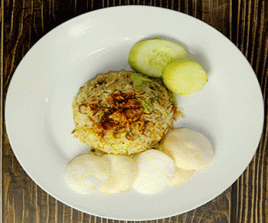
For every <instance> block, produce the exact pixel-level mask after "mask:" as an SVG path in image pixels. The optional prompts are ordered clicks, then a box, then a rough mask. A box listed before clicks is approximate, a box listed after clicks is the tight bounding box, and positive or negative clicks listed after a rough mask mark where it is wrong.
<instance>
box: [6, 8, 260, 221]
mask: <svg viewBox="0 0 268 223" xmlns="http://www.w3.org/2000/svg"><path fill="white" fill-rule="evenodd" d="M152 37H158V38H165V39H169V40H172V41H174V42H177V43H180V44H181V45H182V46H184V47H185V48H186V49H187V50H188V52H189V55H190V58H191V59H194V60H196V61H197V62H199V63H200V64H201V65H202V66H203V67H204V68H205V70H206V71H207V73H208V76H209V81H208V83H207V84H206V86H205V87H204V88H203V89H202V90H201V91H200V92H198V93H196V94H193V95H190V96H182V97H178V102H179V107H180V108H182V109H183V110H184V112H185V119H181V120H179V121H178V122H177V123H175V124H174V125H175V126H183V127H190V128H192V129H194V130H197V131H200V132H202V133H203V134H205V135H206V136H207V137H209V138H210V140H211V142H212V144H213V146H214V148H215V159H214V161H213V163H212V164H211V165H210V166H209V167H208V168H207V169H205V170H203V171H199V172H197V173H196V174H195V175H194V176H193V177H192V178H191V179H190V180H189V181H187V182H186V183H184V184H181V185H179V186H174V187H169V188H168V189H166V190H164V191H162V192H160V193H158V194H155V195H151V196H145V195H141V194H138V193H137V192H135V191H133V190H132V189H131V190H129V191H127V192H124V193H121V194H117V195H112V194H104V193H100V192H97V193H93V194H90V195H87V196H85V195H80V194H78V193H76V192H73V191H72V190H70V189H69V188H68V187H67V185H66V184H65V181H64V171H65V167H66V165H67V163H68V162H69V161H70V160H72V159H73V158H74V157H75V156H77V155H79V154H82V153H85V152H87V151H89V148H88V147H87V146H85V145H83V144H81V143H80V142H79V141H78V140H76V139H74V138H73V137H72V135H71V131H72V130H73V129H74V124H73V119H72V110H71V103H72V99H73V97H74V96H75V95H76V93H77V92H78V89H79V87H80V86H82V85H83V84H84V83H85V82H86V81H88V80H89V79H91V78H93V77H94V76H95V75H96V74H98V73H103V72H108V71H109V70H113V71H115V70H117V71H119V70H121V69H127V70H128V69H130V67H129V65H128V63H127V58H128V53H129V50H130V49H131V47H132V46H133V44H134V43H135V42H137V41H139V40H141V39H146V38H152ZM263 118H264V108H263V99H262V94H261V91H260V87H259V84H258V81H257V79H256V77H255V74H254V72H253V70H252V68H251V67H250V65H249V63H248V62H247V60H246V59H245V57H244V56H243V55H242V54H241V52H240V51H239V50H238V49H237V48H236V47H235V46H234V45H233V44H232V43H231V42H230V41H229V40H228V39H227V38H225V37H224V36H223V35H222V34H221V33H219V32H218V31H216V30H215V29H213V28H212V27H210V26H209V25H207V24H205V23H203V22H201V21H199V20H197V19H195V18H193V17H190V16H187V15H185V14H182V13H179V12H176V11H172V10H168V9H161V8H156V7H145V6H123V7H112V8H106V9H101V10H97V11H93V12H90V13H86V14H84V15H81V16H79V17H76V18H74V19H71V20H70V21H67V22H65V23H64V24H62V25H60V26H58V27H57V28H55V29H53V30H52V31H51V32H49V33H48V34H47V35H45V36H44V37H43V38H42V39H41V40H40V41H38V42H37V43H36V44H35V45H34V46H33V47H32V48H31V49H30V51H29V52H28V53H27V55H26V56H25V57H24V58H23V60H22V61H21V63H20V65H19V66H18V67H17V69H16V72H15V74H14V76H13V78H12V81H11V83H10V86H9V90H8V95H7V100H6V107H5V119H6V127H7V133H8V137H9V140H10V143H11V146H12V149H13V151H14V153H15V155H16V157H17V159H18V160H19V162H20V164H21V165H22V167H23V168H24V169H25V171H26V172H27V173H28V174H29V176H30V177H31V178H32V179H33V180H34V181H35V182H36V183H37V184H38V185H39V186H40V187H41V188H43V189H44V190H45V191H46V192H47V193H49V194H50V195H52V196H53V197H55V198H56V199H58V200H59V201H61V202H63V203H65V204H67V205H69V206H71V207H73V208H76V209H78V210H81V211H83V212H86V213H89V214H93V215H97V216H100V217H104V218H111V219H118V220H151V219H160V218H165V217H170V216H174V215H178V214H182V213H184V212H187V211H190V210H192V209H194V208H197V207H199V206H201V205H203V204H205V203H206V202H208V201H210V200H212V199H213V198H215V197H216V196H218V195H219V194H221V193H222V192H223V191H224V190H226V189H227V188H228V187H229V186H231V184H232V183H233V182H234V181H235V180H236V179H237V178H238V177H239V176H240V175H241V174H242V172H243V171H244V170H245V168H246V167H247V166H248V164H249V162H250V161H251V159H252V157H253V155H254V153H255V151H256V149H257V146H258V143H259V140H260V137H261V133H262V126H263Z"/></svg>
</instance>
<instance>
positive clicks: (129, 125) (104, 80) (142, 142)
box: [72, 71, 180, 155]
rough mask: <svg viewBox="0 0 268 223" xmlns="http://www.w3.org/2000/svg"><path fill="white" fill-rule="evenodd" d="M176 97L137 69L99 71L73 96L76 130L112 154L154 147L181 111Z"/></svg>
mask: <svg viewBox="0 0 268 223" xmlns="http://www.w3.org/2000/svg"><path fill="white" fill-rule="evenodd" d="M176 105H177V104H176V99H175V98H174V96H173V94H172V93H171V92H170V91H169V90H168V89H167V88H166V87H165V86H164V84H163V83H162V81H161V80H159V79H150V78H148V77H146V76H144V75H142V74H138V73H134V72H126V71H121V72H109V73H108V74H99V75H98V76H97V77H96V78H94V79H92V80H91V81H89V82H87V83H86V84H85V85H84V86H83V87H81V88H80V90H79V92H78V94H77V96H76V97H75V98H74V100H73V104H72V109H73V117H74V123H75V127H76V128H75V130H74V131H73V134H74V136H75V137H76V138H78V139H79V140H80V141H82V142H83V143H86V144H87V145H89V146H91V147H93V148H96V149H99V150H101V151H103V152H105V153H110V154H128V155H130V154H134V153H139V152H142V151H144V150H147V149H150V148H152V147H153V146H154V145H156V144H157V143H158V142H159V141H160V140H161V139H162V138H163V136H164V135H165V134H166V133H167V132H168V130H169V129H170V128H171V127H172V123H173V120H176V117H177V116H178V115H180V112H178V111H177V106H176Z"/></svg>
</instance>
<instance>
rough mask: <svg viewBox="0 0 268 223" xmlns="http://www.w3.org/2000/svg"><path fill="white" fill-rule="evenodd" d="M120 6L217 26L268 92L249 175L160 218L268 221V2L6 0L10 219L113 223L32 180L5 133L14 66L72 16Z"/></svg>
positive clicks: (4, 142)
mask: <svg viewBox="0 0 268 223" xmlns="http://www.w3.org/2000/svg"><path fill="white" fill-rule="evenodd" d="M117 5H153V6H158V7H163V8H170V9H172V10H176V11H180V12H183V13H186V14H189V15H192V16H194V17H196V18H198V19H200V20H202V21H204V22H206V23H207V24H210V25H211V26H213V27H214V28H216V29H217V30H219V31H220V32H221V33H223V34H224V35H225V36H226V37H227V38H228V39H230V40H231V41H232V42H233V43H234V44H235V45H236V46H237V47H238V48H239V49H240V50H241V52H242V53H243V54H244V55H245V56H246V58H247V59H248V61H249V62H250V64H251V65H252V67H253V69H254V71H255V72H256V75H257V78H258V80H259V83H260V86H261V90H262V92H263V97H264V103H265V108H266V109H265V123H264V130H263V135H262V138H261V141H260V144H259V147H258V150H257V152H256V154H255V156H254V158H253V160H252V161H251V163H250V165H249V166H248V168H247V169H246V170H245V172H244V173H243V175H241V176H240V178H239V179H238V180H237V181H236V182H235V183H234V184H233V185H232V186H230V188H228V189H227V190H226V191H225V192H224V193H223V194H221V195H220V196H218V197H217V198H215V199H214V200H212V201H210V202H209V203H207V204H205V205H203V206H202V207H199V208H197V209H195V210H193V211H190V212H188V213H185V214H182V215H179V216H174V217H171V218H167V219H162V220H158V222H163V223H164V222H186V223H197V222H198V223H208V222H213V223H221V222H222V223H223V222H224V223H227V222H228V223H229V222H232V223H245V222H250V223H263V222H268V168H267V154H268V145H267V141H268V125H267V123H268V122H267V106H268V95H267V89H268V69H267V68H268V63H267V61H268V60H267V56H268V38H267V37H268V35H267V32H268V1H267V0H237V1H232V0H178V1H176V0H13V1H12V0H5V1H4V0H2V3H1V15H0V19H1V45H0V47H1V119H0V123H1V129H0V131H1V135H2V137H1V150H2V152H1V159H0V160H1V162H2V163H1V168H2V171H1V177H2V182H1V181H0V182H1V183H2V184H1V186H2V193H1V197H2V209H1V208H0V210H2V213H1V220H2V222H5V223H9V222H16V223H24V222H27V223H28V222H30V223H31V222H48V223H53V222H58V223H61V222H64V223H65V222H79V223H80V222H112V220H108V219H103V218H99V217H95V216H90V215H88V214H85V213H82V212H79V211H77V210H75V209H72V208H70V207H68V206H66V205H64V204H62V203H61V202H59V201H57V200H55V199H54V198H53V197H51V196H49V195H48V194H47V193H46V192H44V191H43V190H42V189H40V188H39V187H38V186H37V185H36V184H35V183H34V182H33V181H32V180H31V179H30V178H29V176H28V175H27V174H26V173H25V172H24V170H23V169H22V167H21V166H20V164H19V163H18V161H17V160H16V158H15V157H14V154H13V152H12V149H11V146H10V144H9V141H8V137H7V134H6V131H5V121H4V104H5V98H6V93H7V89H8V86H9V83H10V80H11V77H12V75H13V73H14V70H15V69H16V67H17V66H18V64H19V62H20V61H21V60H22V58H23V56H24V55H25V54H26V53H27V51H28V50H29V49H30V48H31V47H32V46H33V44H34V43H36V42H37V41H38V40H39V39H40V38H41V37H42V36H44V35H45V34H46V33H47V32H48V31H50V30H51V29H52V28H54V27H56V26H57V25H59V24H61V23H63V22H65V21H66V20H68V19H70V18H73V17H75V16H77V15H80V14H82V13H85V12H89V11H93V10H96V9H99V8H105V7H110V6H117ZM253 115H254V114H253ZM154 222H156V221H154Z"/></svg>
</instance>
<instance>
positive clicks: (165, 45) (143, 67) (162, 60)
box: [128, 39, 188, 77]
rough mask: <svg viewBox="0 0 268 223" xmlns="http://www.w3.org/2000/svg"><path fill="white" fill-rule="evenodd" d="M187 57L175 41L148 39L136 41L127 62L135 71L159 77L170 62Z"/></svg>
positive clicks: (185, 52)
mask: <svg viewBox="0 0 268 223" xmlns="http://www.w3.org/2000/svg"><path fill="white" fill-rule="evenodd" d="M187 57H188V54H187V51H186V50H185V49H184V48H182V47H181V46H180V45H178V44H176V43H173V42H171V41H168V40H163V39H149V40H143V41H140V42H137V43H136V44H135V45H134V46H133V47H132V49H131V50H130V53H129V57H128V63H129V65H130V66H131V68H132V69H133V70H135V71H136V72H139V73H142V74H145V75H148V76H152V77H161V76H162V72H163V69H164V68H165V67H166V66H167V65H168V64H169V63H170V62H172V61H173V60H176V59H179V58H187Z"/></svg>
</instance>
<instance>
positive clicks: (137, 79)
mask: <svg viewBox="0 0 268 223" xmlns="http://www.w3.org/2000/svg"><path fill="white" fill-rule="evenodd" d="M130 77H131V79H132V81H133V87H140V86H141V85H142V84H143V83H144V82H145V81H147V82H152V80H151V79H150V78H148V77H144V76H142V75H140V74H138V73H131V75H130Z"/></svg>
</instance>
